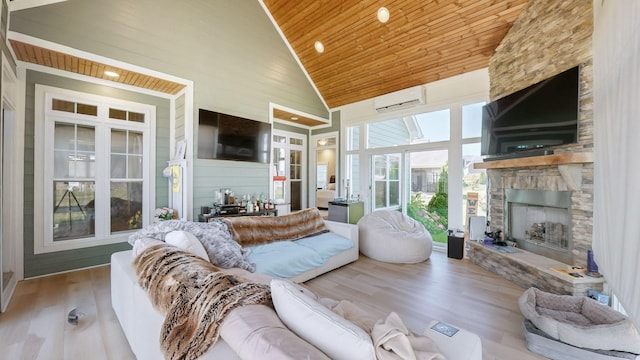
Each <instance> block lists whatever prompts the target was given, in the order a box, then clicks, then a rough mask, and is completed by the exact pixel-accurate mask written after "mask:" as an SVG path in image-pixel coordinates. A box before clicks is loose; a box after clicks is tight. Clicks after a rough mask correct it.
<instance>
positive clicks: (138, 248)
mask: <svg viewBox="0 0 640 360" xmlns="http://www.w3.org/2000/svg"><path fill="white" fill-rule="evenodd" d="M159 244H164V243H163V242H162V241H160V240H156V239H152V238H142V239H140V240H138V241H136V242H135V243H133V248H132V250H133V251H131V255H132V256H133V258H134V259H135V258H136V257H137V256H138V255H140V253H141V252H143V251H144V249H146V248H148V247H151V246H154V245H159Z"/></svg>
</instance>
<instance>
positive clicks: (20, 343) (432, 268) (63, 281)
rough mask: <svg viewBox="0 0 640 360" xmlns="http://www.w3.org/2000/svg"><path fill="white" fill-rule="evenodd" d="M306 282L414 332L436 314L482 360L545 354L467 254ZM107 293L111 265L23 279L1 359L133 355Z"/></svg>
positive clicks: (497, 280)
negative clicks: (478, 343)
mask: <svg viewBox="0 0 640 360" xmlns="http://www.w3.org/2000/svg"><path fill="white" fill-rule="evenodd" d="M305 285H306V286H307V287H309V288H310V289H311V290H313V291H314V292H316V293H317V294H318V295H319V296H322V297H331V298H334V299H346V300H351V301H352V302H354V303H356V304H358V305H359V306H360V307H362V308H363V309H364V310H365V311H367V312H368V313H370V314H371V315H372V316H373V317H374V318H377V319H382V318H384V317H386V316H387V315H388V314H389V312H391V311H395V312H396V313H398V315H400V317H401V318H402V319H403V321H404V322H405V324H406V325H407V327H409V328H410V329H412V330H413V331H414V332H417V333H422V332H423V331H424V330H425V328H426V325H427V324H428V323H429V321H431V320H434V319H437V320H440V321H444V322H448V323H451V324H453V325H456V326H459V327H461V328H464V329H467V330H469V331H472V332H474V333H477V334H478V335H479V336H480V337H481V339H482V347H483V359H484V360H497V359H499V360H507V359H518V360H539V359H544V358H543V357H541V356H539V355H536V354H534V353H532V352H530V351H529V350H527V348H526V345H525V341H524V336H523V334H522V327H521V326H522V320H523V318H522V315H521V314H520V311H519V309H518V305H517V299H518V297H519V296H520V294H522V292H523V291H524V289H522V288H520V287H518V286H516V285H514V284H512V283H510V282H508V281H507V280H505V279H503V278H502V277H500V276H498V275H495V274H492V273H490V272H488V271H486V270H484V269H482V268H480V267H478V266H476V265H474V264H471V262H470V261H468V260H466V259H465V260H456V259H449V258H447V256H446V254H443V253H440V252H434V253H433V254H432V256H431V258H430V259H429V260H427V261H426V262H423V263H420V264H387V263H383V262H379V261H375V260H372V259H369V258H366V257H364V256H360V259H359V260H358V261H356V262H354V263H352V264H349V265H346V266H343V267H341V268H339V269H336V270H334V271H332V272H330V273H327V274H324V275H322V276H320V277H318V278H315V279H312V280H310V281H307V282H306V283H305ZM110 292H111V289H110V279H109V266H104V267H98V268H93V269H87V270H81V271H77V272H71V273H66V274H59V275H54V276H49V277H44V278H37V279H31V280H27V281H21V282H20V283H18V286H17V288H16V291H15V293H14V298H13V299H12V301H11V303H10V304H9V307H8V309H7V312H5V313H2V314H0V349H2V353H1V354H0V358H3V356H5V355H7V356H9V357H8V359H20V360H24V359H47V360H57V359H64V360H76V359H78V360H84V359H108V360H127V359H135V356H134V355H133V353H132V352H131V349H130V348H129V344H128V343H127V340H126V338H125V337H124V334H123V332H122V329H121V328H120V325H119V323H118V321H117V318H116V316H115V313H114V312H113V309H112V308H111V295H110ZM74 306H77V307H79V309H80V311H81V312H83V313H84V314H85V315H84V316H83V317H81V318H80V323H79V325H78V326H72V325H68V324H67V321H66V320H67V313H68V311H69V310H71V309H72V308H73V307H74Z"/></svg>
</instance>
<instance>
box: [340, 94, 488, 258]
mask: <svg viewBox="0 0 640 360" xmlns="http://www.w3.org/2000/svg"><path fill="white" fill-rule="evenodd" d="M483 105H484V102H477V103H470V104H458V103H456V104H451V105H450V106H448V107H447V108H440V109H434V110H432V111H426V112H423V113H418V114H413V115H405V116H402V117H396V118H391V119H386V120H380V121H375V122H365V123H362V124H358V125H349V126H347V127H345V134H346V138H345V140H346V141H345V149H346V151H345V159H344V173H345V176H346V177H347V178H351V179H352V180H353V188H354V191H355V192H358V191H363V192H365V193H364V194H363V196H362V198H363V199H364V200H365V201H366V202H367V206H368V207H369V208H370V209H371V210H373V211H375V210H378V209H384V208H390V209H398V210H402V211H403V212H406V213H407V215H409V216H411V217H412V218H414V219H416V220H417V221H419V222H420V223H422V224H423V225H424V226H425V227H426V228H427V229H429V231H430V233H431V235H432V237H433V239H434V241H435V242H436V244H439V245H440V246H442V245H443V244H446V242H447V230H448V229H463V228H464V227H465V226H466V218H467V217H468V215H470V214H471V213H472V212H474V213H475V214H477V215H483V214H485V213H486V201H487V199H486V197H487V195H486V174H485V173H484V171H479V170H475V169H473V163H475V162H480V161H482V158H481V157H480V153H479V151H480V150H479V144H480V136H481V127H482V106H483ZM453 156H455V158H452V157H453ZM366 192H368V193H366ZM471 205H473V206H474V207H473V208H470V206H471Z"/></svg>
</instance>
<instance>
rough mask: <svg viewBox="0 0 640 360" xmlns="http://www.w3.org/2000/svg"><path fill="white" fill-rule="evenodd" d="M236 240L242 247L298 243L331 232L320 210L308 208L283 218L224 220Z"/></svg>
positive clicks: (249, 217)
mask: <svg viewBox="0 0 640 360" xmlns="http://www.w3.org/2000/svg"><path fill="white" fill-rule="evenodd" d="M222 221H223V222H224V223H225V224H227V226H228V227H229V231H230V232H231V235H232V236H233V239H234V240H235V241H237V242H238V243H239V244H240V245H242V246H252V245H258V244H266V243H271V242H274V241H281V240H297V239H301V238H303V237H306V236H311V235H315V234H320V233H323V232H327V231H328V230H327V228H326V227H325V225H324V219H322V215H320V210H318V209H317V208H308V209H304V210H300V211H296V212H294V213H292V214H287V215H283V216H236V217H228V218H224V219H223V220H222Z"/></svg>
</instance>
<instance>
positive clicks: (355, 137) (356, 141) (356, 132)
mask: <svg viewBox="0 0 640 360" xmlns="http://www.w3.org/2000/svg"><path fill="white" fill-rule="evenodd" d="M349 150H360V126H359V125H358V126H351V127H348V128H347V151H349Z"/></svg>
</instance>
